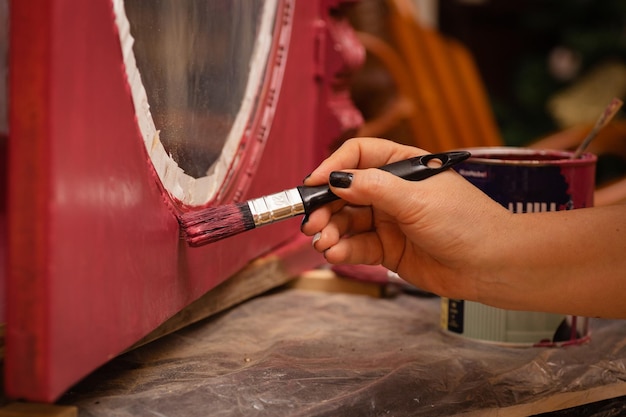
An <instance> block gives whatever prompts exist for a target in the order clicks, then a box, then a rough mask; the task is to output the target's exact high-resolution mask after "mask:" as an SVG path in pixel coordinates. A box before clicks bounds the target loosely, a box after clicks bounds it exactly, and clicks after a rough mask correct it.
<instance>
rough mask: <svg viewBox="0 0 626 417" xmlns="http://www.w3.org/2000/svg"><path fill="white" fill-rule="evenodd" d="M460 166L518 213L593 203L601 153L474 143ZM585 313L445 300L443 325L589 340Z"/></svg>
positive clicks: (462, 331)
mask: <svg viewBox="0 0 626 417" xmlns="http://www.w3.org/2000/svg"><path fill="white" fill-rule="evenodd" d="M468 150H469V151H470V152H471V153H472V157H471V158H469V159H468V160H467V161H464V162H463V163H461V164H459V165H458V166H457V167H456V171H457V172H459V173H460V174H461V175H462V176H463V177H465V178H466V179H467V180H468V181H470V182H471V183H472V184H474V185H475V186H476V187H478V188H480V189H481V190H482V191H483V192H485V193H486V194H487V195H488V196H490V197H491V198H492V199H494V200H495V201H497V202H498V203H500V204H501V205H503V206H504V207H506V208H507V209H509V210H510V211H512V212H513V213H529V212H539V211H557V210H572V209H577V208H584V207H591V206H593V194H594V189H595V168H596V160H597V158H596V156H595V155H593V154H590V153H586V154H583V155H582V156H581V157H580V158H577V159H572V155H573V153H572V152H567V151H554V150H534V149H528V148H514V147H483V148H470V149H468ZM587 324H588V320H587V318H586V317H575V316H564V315H559V314H550V313H537V312H524V311H509V310H504V309H499V308H495V307H490V306H486V305H483V304H480V303H476V302H471V301H465V300H453V299H447V298H443V299H442V308H441V326H442V327H443V329H445V330H446V331H448V332H450V333H453V334H458V335H462V336H464V337H468V338H472V339H477V340H483V341H490V342H496V343H501V344H511V345H523V346H534V345H563V344H575V343H580V342H582V341H585V340H587V338H588V327H587Z"/></svg>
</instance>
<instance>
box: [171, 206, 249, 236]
mask: <svg viewBox="0 0 626 417" xmlns="http://www.w3.org/2000/svg"><path fill="white" fill-rule="evenodd" d="M179 223H180V225H181V227H182V229H183V231H184V235H185V239H186V240H187V243H188V244H189V245H190V246H202V245H205V244H207V243H213V242H217V241H218V240H221V239H224V238H227V237H230V236H234V235H236V234H239V233H242V232H245V231H246V230H250V229H254V227H255V224H254V219H253V217H252V213H251V212H250V208H249V207H248V204H247V203H242V204H230V205H225V206H220V207H210V208H206V209H203V210H198V211H194V212H189V213H185V214H183V215H182V216H180V218H179Z"/></svg>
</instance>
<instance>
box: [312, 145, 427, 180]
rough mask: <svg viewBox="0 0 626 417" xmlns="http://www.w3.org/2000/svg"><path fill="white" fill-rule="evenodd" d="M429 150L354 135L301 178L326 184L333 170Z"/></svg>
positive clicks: (373, 164) (372, 165)
mask: <svg viewBox="0 0 626 417" xmlns="http://www.w3.org/2000/svg"><path fill="white" fill-rule="evenodd" d="M427 153H428V152H426V151H424V150H423V149H420V148H416V147H414V146H408V145H401V144H399V143H396V142H393V141H390V140H386V139H380V138H353V139H349V140H347V141H346V142H344V143H343V145H341V146H340V147H339V149H337V150H336V151H335V152H333V154H332V155H331V156H329V157H328V158H326V160H324V161H323V162H322V163H321V164H320V165H319V166H318V167H317V168H316V169H315V170H314V171H313V172H312V173H311V175H309V176H308V177H307V179H306V180H305V181H304V184H305V185H317V184H325V183H327V182H328V176H329V175H330V173H331V172H333V171H341V170H344V169H354V168H357V169H363V168H377V167H381V166H383V165H387V164H389V163H391V162H396V161H400V160H403V159H408V158H412V157H414V156H418V155H424V154H427Z"/></svg>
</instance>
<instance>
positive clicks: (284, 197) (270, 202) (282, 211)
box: [248, 188, 304, 227]
mask: <svg viewBox="0 0 626 417" xmlns="http://www.w3.org/2000/svg"><path fill="white" fill-rule="evenodd" d="M248 207H250V213H251V214H252V217H253V219H254V225H255V227H259V226H263V225H266V224H270V223H274V222H277V221H280V220H285V219H288V218H290V217H294V216H297V215H299V214H304V203H303V202H302V197H301V196H300V193H299V192H298V190H297V189H295V188H294V189H291V190H285V191H281V192H280V193H276V194H270V195H266V196H265V197H261V198H255V199H254V200H250V201H248Z"/></svg>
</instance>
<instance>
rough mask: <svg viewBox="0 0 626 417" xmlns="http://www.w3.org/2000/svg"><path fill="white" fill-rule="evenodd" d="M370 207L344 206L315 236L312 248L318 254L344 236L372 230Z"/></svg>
mask: <svg viewBox="0 0 626 417" xmlns="http://www.w3.org/2000/svg"><path fill="white" fill-rule="evenodd" d="M372 224H373V223H372V211H371V208H370V207H352V206H345V207H344V208H342V209H341V211H339V212H337V213H336V214H333V216H332V217H331V219H330V221H329V222H328V223H327V224H326V225H325V226H324V227H323V228H322V229H321V230H320V229H317V230H320V231H319V232H317V233H316V234H315V238H314V240H313V247H314V248H315V249H317V250H318V251H320V252H323V251H325V250H326V249H328V248H330V247H331V246H333V245H335V244H336V243H337V242H339V240H340V239H341V238H342V237H344V236H345V235H354V234H358V233H363V232H368V231H371V230H372Z"/></svg>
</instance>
